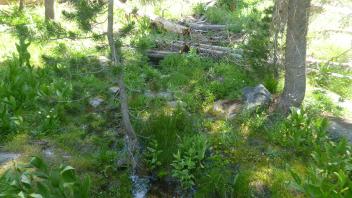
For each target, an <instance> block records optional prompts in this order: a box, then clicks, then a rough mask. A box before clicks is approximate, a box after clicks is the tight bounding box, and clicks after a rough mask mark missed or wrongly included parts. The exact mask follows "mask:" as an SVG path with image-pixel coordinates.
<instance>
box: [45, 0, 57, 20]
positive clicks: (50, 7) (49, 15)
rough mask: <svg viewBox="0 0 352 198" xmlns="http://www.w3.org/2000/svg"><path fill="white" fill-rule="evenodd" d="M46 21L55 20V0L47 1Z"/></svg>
mask: <svg viewBox="0 0 352 198" xmlns="http://www.w3.org/2000/svg"><path fill="white" fill-rule="evenodd" d="M44 4H45V19H46V20H54V19H55V0H45V3H44Z"/></svg>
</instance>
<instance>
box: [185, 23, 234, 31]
mask: <svg viewBox="0 0 352 198" xmlns="http://www.w3.org/2000/svg"><path fill="white" fill-rule="evenodd" d="M187 25H188V26H189V27H190V28H191V29H192V30H202V31H221V30H226V29H227V28H228V27H229V25H217V24H199V23H188V24H187Z"/></svg>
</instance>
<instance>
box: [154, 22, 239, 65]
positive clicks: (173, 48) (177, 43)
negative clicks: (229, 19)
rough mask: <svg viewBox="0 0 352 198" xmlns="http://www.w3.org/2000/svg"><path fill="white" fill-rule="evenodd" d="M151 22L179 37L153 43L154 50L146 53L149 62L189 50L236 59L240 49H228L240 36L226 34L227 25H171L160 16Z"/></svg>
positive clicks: (210, 55)
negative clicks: (154, 44)
mask: <svg viewBox="0 0 352 198" xmlns="http://www.w3.org/2000/svg"><path fill="white" fill-rule="evenodd" d="M153 23H154V24H155V25H156V26H158V27H160V28H163V29H164V30H166V31H168V32H173V33H176V34H179V35H181V36H180V37H179V39H178V40H162V39H160V40H156V41H155V43H156V48H155V49H151V50H149V51H147V56H148V57H149V58H150V59H152V60H159V59H163V58H164V57H165V56H167V55H169V54H175V53H187V52H189V51H190V49H194V50H195V51H196V52H197V53H198V54H199V55H201V56H207V57H211V58H214V59H219V58H223V57H228V58H232V59H239V58H240V57H241V55H242V52H241V50H239V49H233V48H231V47H229V46H231V45H234V44H236V43H239V42H241V41H242V38H243V34H242V33H238V34H234V33H231V32H229V31H228V30H227V29H228V26H227V25H217V24H208V23H206V22H205V21H202V22H199V21H197V22H182V23H175V22H171V21H168V20H165V19H161V18H160V17H157V18H156V20H153Z"/></svg>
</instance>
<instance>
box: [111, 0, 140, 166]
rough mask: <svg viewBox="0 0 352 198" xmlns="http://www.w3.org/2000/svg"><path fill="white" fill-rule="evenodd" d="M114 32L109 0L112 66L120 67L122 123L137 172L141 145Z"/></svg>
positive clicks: (131, 158)
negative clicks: (129, 103)
mask: <svg viewBox="0 0 352 198" xmlns="http://www.w3.org/2000/svg"><path fill="white" fill-rule="evenodd" d="M113 31H114V0H109V5H108V29H107V37H108V41H109V46H110V50H111V62H112V65H113V66H114V67H120V71H119V73H118V84H119V88H120V105H121V113H122V122H123V126H124V129H125V137H126V144H127V148H128V149H127V150H128V155H129V157H130V161H131V163H132V170H133V171H135V170H136V168H137V165H138V158H135V157H134V154H135V152H138V149H139V144H138V140H137V136H136V133H135V131H134V129H133V127H132V124H131V121H130V115H129V110H128V96H127V93H126V87H125V83H124V81H123V66H122V64H121V58H120V57H119V56H118V54H117V49H116V46H115V40H114V32H113Z"/></svg>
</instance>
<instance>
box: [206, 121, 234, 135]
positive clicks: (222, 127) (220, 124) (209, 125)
mask: <svg viewBox="0 0 352 198" xmlns="http://www.w3.org/2000/svg"><path fill="white" fill-rule="evenodd" d="M204 125H205V127H206V129H207V130H208V131H209V133H210V134H214V133H227V132H230V131H232V130H233V129H232V126H231V125H230V124H229V123H228V122H227V121H226V120H207V121H206V122H205V124H204Z"/></svg>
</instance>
